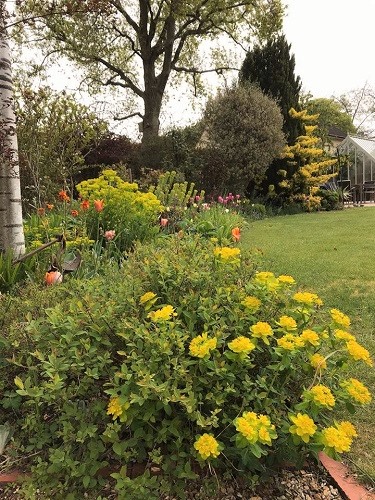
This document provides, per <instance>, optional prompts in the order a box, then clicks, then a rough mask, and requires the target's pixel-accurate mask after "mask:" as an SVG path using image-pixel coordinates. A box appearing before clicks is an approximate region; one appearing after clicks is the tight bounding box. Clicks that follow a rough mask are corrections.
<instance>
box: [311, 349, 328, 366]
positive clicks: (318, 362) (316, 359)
mask: <svg viewBox="0 0 375 500" xmlns="http://www.w3.org/2000/svg"><path fill="white" fill-rule="evenodd" d="M310 363H311V366H312V367H313V368H317V369H319V370H324V369H326V368H327V362H326V359H325V357H324V356H322V355H321V354H318V353H316V354H313V355H312V356H311V358H310Z"/></svg>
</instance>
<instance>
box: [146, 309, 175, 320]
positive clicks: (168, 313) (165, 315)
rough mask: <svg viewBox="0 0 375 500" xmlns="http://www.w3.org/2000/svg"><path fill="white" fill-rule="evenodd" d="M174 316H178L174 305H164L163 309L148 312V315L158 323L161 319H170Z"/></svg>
mask: <svg viewBox="0 0 375 500" xmlns="http://www.w3.org/2000/svg"><path fill="white" fill-rule="evenodd" d="M173 316H177V313H176V312H175V310H174V307H173V306H170V305H168V306H164V307H162V308H161V309H157V310H156V311H151V312H149V313H148V314H147V317H148V318H150V319H151V321H154V322H155V323H158V322H159V321H168V320H170V319H171V318H172V317H173Z"/></svg>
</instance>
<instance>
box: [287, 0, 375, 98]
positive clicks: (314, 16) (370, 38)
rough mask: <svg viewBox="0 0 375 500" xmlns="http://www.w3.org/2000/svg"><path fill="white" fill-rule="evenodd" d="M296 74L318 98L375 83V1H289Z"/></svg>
mask: <svg viewBox="0 0 375 500" xmlns="http://www.w3.org/2000/svg"><path fill="white" fill-rule="evenodd" d="M285 4H287V5H288V9H287V17H286V18H285V20H284V32H285V35H286V38H287V40H288V42H289V43H290V44H291V45H292V50H291V51H292V53H294V54H295V58H296V74H298V75H299V76H300V77H301V79H302V84H303V88H304V90H306V91H310V92H311V93H312V94H313V96H314V97H331V95H336V96H338V95H340V94H343V93H347V92H348V91H350V90H353V89H359V88H362V87H363V86H364V85H365V83H366V82H368V84H369V85H370V86H374V87H375V64H374V49H375V37H374V34H375V26H374V23H375V0H355V1H353V0H285Z"/></svg>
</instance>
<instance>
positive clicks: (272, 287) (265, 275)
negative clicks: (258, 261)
mask: <svg viewBox="0 0 375 500" xmlns="http://www.w3.org/2000/svg"><path fill="white" fill-rule="evenodd" d="M254 281H255V282H256V283H260V284H261V285H264V286H265V287H266V288H267V289H268V290H269V291H270V292H275V291H276V290H277V289H278V288H279V287H280V283H279V280H278V278H276V276H275V275H274V274H273V273H271V272H270V271H261V272H258V273H256V274H255V276H254Z"/></svg>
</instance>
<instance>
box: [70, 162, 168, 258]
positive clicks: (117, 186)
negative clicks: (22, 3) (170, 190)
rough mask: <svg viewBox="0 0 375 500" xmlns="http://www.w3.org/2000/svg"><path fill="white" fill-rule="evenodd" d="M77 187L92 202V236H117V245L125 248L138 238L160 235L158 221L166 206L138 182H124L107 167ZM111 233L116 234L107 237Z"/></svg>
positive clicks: (89, 219) (89, 217) (89, 228)
mask: <svg viewBox="0 0 375 500" xmlns="http://www.w3.org/2000/svg"><path fill="white" fill-rule="evenodd" d="M77 190H78V192H79V194H80V196H81V198H83V199H84V200H85V201H88V202H89V203H90V204H91V205H90V207H88V210H87V219H86V224H87V232H88V235H89V237H90V238H92V239H95V240H99V239H102V240H103V241H105V240H113V239H114V238H115V242H116V247H117V248H118V249H119V250H120V251H124V250H128V249H130V248H131V246H132V245H133V243H134V242H135V241H137V240H138V241H144V240H147V239H150V238H152V237H153V236H155V235H156V234H157V232H158V227H157V225H156V222H157V219H158V215H159V213H160V212H161V210H162V208H163V207H162V205H161V203H160V201H159V200H158V199H157V197H156V196H155V195H154V194H152V193H142V192H141V191H139V190H138V185H137V184H135V183H129V182H125V181H123V180H122V179H121V178H120V177H119V176H118V175H117V174H116V172H115V171H114V170H110V169H108V170H104V171H103V172H102V174H101V175H100V176H99V178H98V179H89V180H87V181H83V182H81V183H80V184H78V185H77ZM109 232H110V233H111V235H112V236H113V237H112V236H111V237H110V238H109V237H108V234H109ZM106 235H107V236H106Z"/></svg>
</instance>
